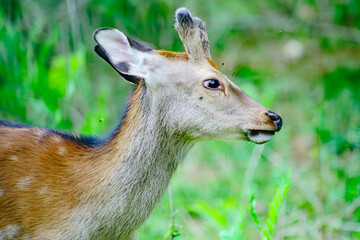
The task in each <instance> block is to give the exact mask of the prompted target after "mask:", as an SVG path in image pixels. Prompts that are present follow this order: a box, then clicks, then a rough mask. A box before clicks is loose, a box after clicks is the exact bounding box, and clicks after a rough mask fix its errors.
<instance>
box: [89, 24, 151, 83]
mask: <svg viewBox="0 0 360 240" xmlns="http://www.w3.org/2000/svg"><path fill="white" fill-rule="evenodd" d="M94 39H95V41H96V42H97V45H96V46H95V49H94V50H95V52H96V53H97V54H98V55H99V56H100V57H101V58H103V59H104V60H105V61H106V62H108V63H109V64H110V65H111V66H112V67H113V68H114V69H115V70H116V71H117V72H118V73H119V74H120V75H121V76H122V77H124V78H125V79H126V80H128V81H129V82H132V83H135V84H136V83H137V82H139V79H144V78H145V77H146V71H144V70H145V69H144V68H143V67H142V66H141V65H142V64H143V62H144V58H145V55H146V53H147V52H150V51H152V49H151V48H149V47H146V46H143V45H141V44H140V43H138V42H136V41H135V40H133V39H131V38H128V37H127V36H125V34H123V33H122V32H120V31H119V30H117V29H113V28H100V29H98V30H96V31H95V33H94Z"/></svg>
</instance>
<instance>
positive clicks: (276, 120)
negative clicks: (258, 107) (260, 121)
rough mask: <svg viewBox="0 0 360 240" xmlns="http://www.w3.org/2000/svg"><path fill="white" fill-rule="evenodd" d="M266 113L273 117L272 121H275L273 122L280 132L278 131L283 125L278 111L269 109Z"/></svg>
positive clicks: (276, 130)
mask: <svg viewBox="0 0 360 240" xmlns="http://www.w3.org/2000/svg"><path fill="white" fill-rule="evenodd" d="M266 115H267V116H268V117H269V118H270V119H271V121H273V123H274V124H275V126H276V129H275V132H278V131H280V129H281V127H282V123H283V122H282V118H281V117H280V116H279V115H278V114H276V113H274V112H272V111H267V112H266Z"/></svg>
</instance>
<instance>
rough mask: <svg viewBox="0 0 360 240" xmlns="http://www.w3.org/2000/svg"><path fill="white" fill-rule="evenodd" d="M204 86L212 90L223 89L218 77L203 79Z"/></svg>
mask: <svg viewBox="0 0 360 240" xmlns="http://www.w3.org/2000/svg"><path fill="white" fill-rule="evenodd" d="M203 86H204V87H205V88H207V89H211V90H222V85H221V84H220V82H219V80H217V79H213V78H212V79H207V80H204V81H203Z"/></svg>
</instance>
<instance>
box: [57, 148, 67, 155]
mask: <svg viewBox="0 0 360 240" xmlns="http://www.w3.org/2000/svg"><path fill="white" fill-rule="evenodd" d="M66 152H67V150H66V148H65V147H59V151H58V153H59V155H64V154H65V153H66Z"/></svg>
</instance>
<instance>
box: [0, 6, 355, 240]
mask: <svg viewBox="0 0 360 240" xmlns="http://www.w3.org/2000/svg"><path fill="white" fill-rule="evenodd" d="M181 6H186V7H188V8H189V9H190V10H191V11H192V12H193V14H194V15H197V16H199V17H200V18H202V19H203V20H205V22H206V24H207V32H208V35H209V39H210V41H211V51H212V57H213V60H214V61H215V62H216V63H217V64H218V65H219V66H220V68H221V70H222V71H223V72H224V73H225V74H227V76H228V77H229V78H231V79H232V80H233V81H234V82H235V83H236V84H237V85H238V86H240V87H241V88H242V89H243V90H244V91H245V92H247V93H248V94H250V95H251V96H252V97H253V98H255V99H256V100H258V101H259V102H260V103H261V104H263V105H264V106H266V107H269V108H271V109H272V110H274V111H276V112H278V113H279V114H280V115H281V116H282V117H283V120H284V126H283V129H282V130H281V132H280V133H279V134H277V135H276V136H275V137H274V139H273V140H272V141H271V142H269V143H267V144H265V145H260V146H255V145H254V144H252V143H245V142H237V141H232V142H225V141H209V142H202V143H200V144H198V145H196V146H195V148H194V149H193V151H192V152H191V153H190V154H189V155H188V157H187V158H186V159H185V161H184V163H183V164H181V166H180V167H179V169H178V171H177V172H176V174H175V176H174V178H173V180H172V186H173V188H172V193H173V197H172V200H173V204H174V206H173V210H174V211H175V210H177V214H176V215H175V217H174V218H173V221H172V220H171V213H170V210H169V209H170V206H169V196H168V195H165V196H164V198H163V199H162V202H161V203H160V204H159V206H158V207H157V208H156V209H155V211H154V214H153V215H152V216H151V217H150V219H149V220H148V221H147V223H146V224H145V225H144V226H143V227H142V228H141V229H140V230H139V233H138V235H137V239H164V237H165V235H166V234H168V235H167V236H170V235H173V237H175V238H176V239H184V240H185V239H186V240H192V239H194V240H195V239H197V240H198V239H208V240H220V239H221V240H230V239H231V240H233V239H238V240H240V239H261V238H262V236H265V239H267V238H266V236H267V235H269V236H270V237H271V238H272V239H357V238H360V230H359V229H360V208H359V206H360V161H359V160H360V153H359V147H360V87H359V86H360V61H359V56H360V45H359V43H360V31H359V29H360V11H359V8H360V4H359V3H358V2H357V1H350V2H346V1H345V2H344V1H335V2H334V3H331V4H330V5H329V4H328V3H327V2H321V1H300V2H294V1H286V2H284V1H265V0H260V1H240V2H239V1H235V0H229V1H220V0H215V1H207V2H206V4H204V2H203V1H170V0H155V1H140V0H138V1H135V0H134V1H110V0H107V1H89V0H81V1H74V0H67V1H45V0H38V1H33V0H30V1H28V0H26V1H25V0H11V1H10V0H4V1H2V2H1V3H0V117H1V118H2V119H7V120H13V121H21V122H27V123H31V124H35V125H38V126H43V127H50V128H57V129H62V130H66V131H72V132H75V133H85V134H96V135H104V134H105V133H106V132H107V131H109V130H110V129H111V128H112V127H113V126H114V125H115V124H116V122H117V121H118V119H119V115H120V113H121V111H122V108H123V106H124V104H125V99H126V97H127V95H128V94H129V92H130V91H131V88H132V86H131V85H130V84H128V83H126V82H125V81H124V80H123V79H121V77H119V76H118V75H117V74H116V73H115V71H113V69H112V68H111V67H110V66H108V65H107V64H106V63H105V62H104V61H103V60H102V59H100V58H99V57H98V56H96V54H95V53H94V52H93V47H94V41H93V40H92V37H91V36H92V33H93V31H94V30H95V29H97V28H99V27H116V28H118V29H120V30H122V31H124V32H125V33H127V34H128V35H130V36H132V37H135V38H138V39H141V40H143V41H145V42H148V43H150V44H153V45H152V46H153V47H156V48H160V49H167V50H173V51H183V47H182V44H181V41H180V40H179V38H178V36H177V33H176V31H175V30H174V29H173V24H174V19H173V18H174V17H173V16H174V11H175V10H176V8H177V7H181ZM294 49H295V50H294ZM222 62H223V63H224V65H223V66H222V65H221V63H222ZM99 119H103V120H104V121H102V122H100V121H99ZM289 171H291V178H290V179H287V174H288V172H289ZM286 181H288V182H287V183H289V182H291V183H292V185H291V188H290V189H288V188H287V187H286V186H288V185H287V184H285V183H286ZM285 189H286V191H287V190H288V191H287V193H285V192H286V191H285ZM285 195H286V198H285ZM251 196H255V198H252V197H251ZM280 197H281V199H280ZM251 199H252V201H251ZM254 199H256V205H251V203H254ZM280 200H281V201H280ZM251 206H252V208H251ZM250 209H251V210H250ZM254 216H256V217H254ZM254 218H255V219H257V221H258V222H256V221H254ZM269 219H270V220H269ZM266 223H268V224H266ZM171 224H172V226H171V227H169V225H171ZM174 224H175V225H176V226H175V225H174ZM259 230H260V231H259ZM265 232H266V233H265ZM169 233H170V234H169ZM179 234H180V236H177V235H179ZM168 239H169V238H168Z"/></svg>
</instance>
